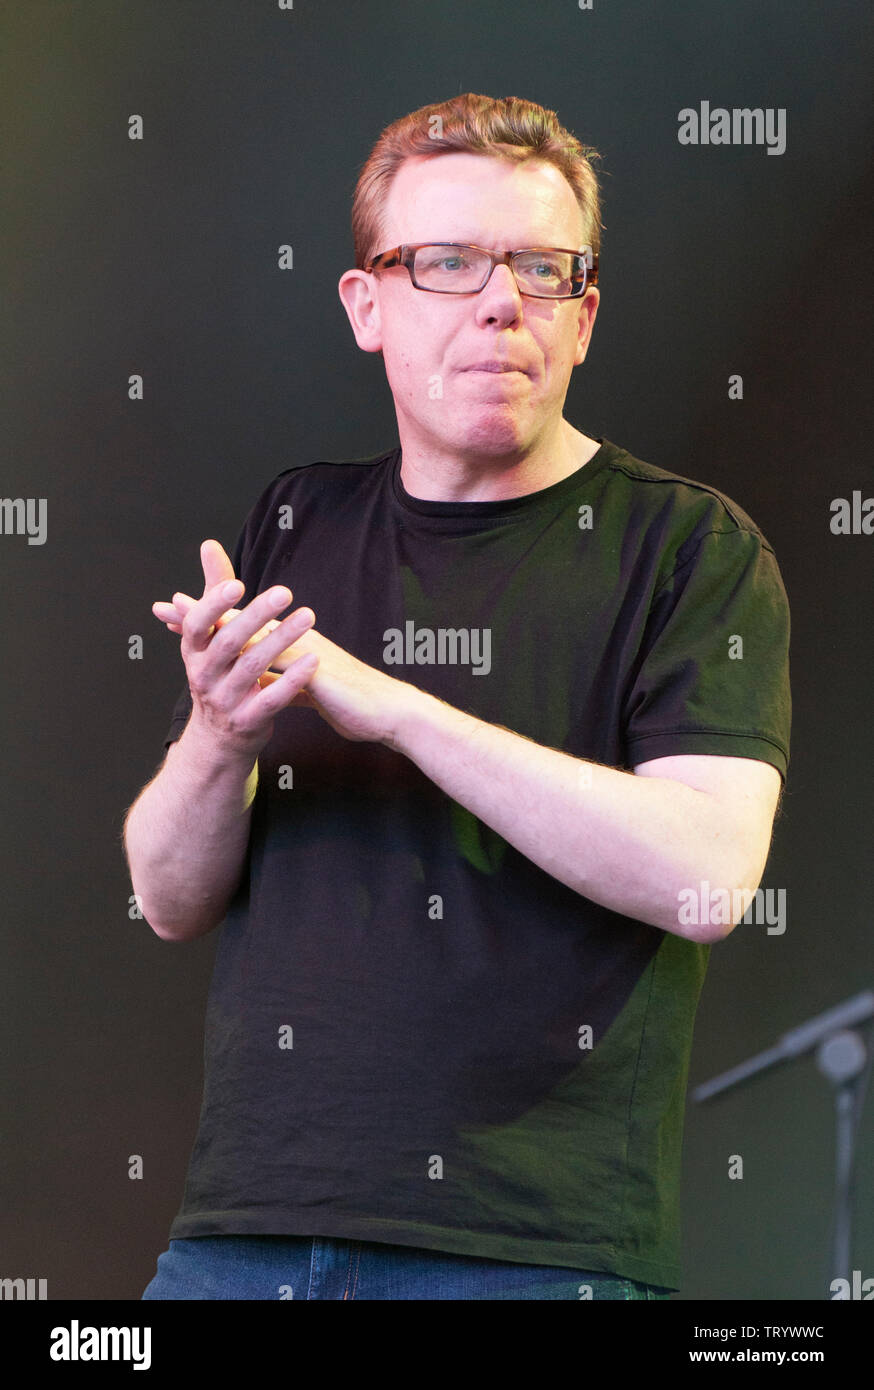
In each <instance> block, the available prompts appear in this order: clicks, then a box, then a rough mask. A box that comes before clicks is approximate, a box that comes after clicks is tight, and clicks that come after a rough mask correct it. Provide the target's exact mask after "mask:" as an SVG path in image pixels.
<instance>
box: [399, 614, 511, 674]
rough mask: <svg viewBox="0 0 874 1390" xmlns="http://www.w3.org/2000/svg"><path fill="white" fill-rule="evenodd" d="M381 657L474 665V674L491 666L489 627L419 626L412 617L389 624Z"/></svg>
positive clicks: (413, 663)
mask: <svg viewBox="0 0 874 1390" xmlns="http://www.w3.org/2000/svg"><path fill="white" fill-rule="evenodd" d="M382 640H383V641H384V643H385V647H384V648H383V653H382V659H383V661H384V662H385V664H386V666H435V665H436V666H472V667H473V674H474V675H475V676H487V675H488V673H489V671H490V670H491V669H492V630H491V628H490V627H438V628H437V629H436V631H435V629H434V628H432V627H418V628H417V627H416V624H415V623H414V622H412V621H407V622H406V623H405V624H404V631H403V632H401V630H400V628H399V627H389V628H386V630H385V632H384V633H383V634H382Z"/></svg>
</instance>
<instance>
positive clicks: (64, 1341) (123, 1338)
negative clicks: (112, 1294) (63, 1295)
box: [49, 1318, 152, 1371]
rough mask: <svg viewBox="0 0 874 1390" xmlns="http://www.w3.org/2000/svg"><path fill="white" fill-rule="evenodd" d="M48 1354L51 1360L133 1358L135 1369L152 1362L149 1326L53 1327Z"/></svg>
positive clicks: (121, 1359) (77, 1321)
mask: <svg viewBox="0 0 874 1390" xmlns="http://www.w3.org/2000/svg"><path fill="white" fill-rule="evenodd" d="M51 1337H52V1344H51V1346H50V1347H49V1356H50V1357H51V1358H52V1360H53V1361H132V1362H133V1363H134V1364H133V1368H134V1370H135V1371H147V1370H148V1369H149V1367H150V1366H151V1364H152V1329H151V1328H150V1327H80V1326H79V1320H78V1318H73V1320H72V1322H71V1323H70V1326H69V1327H53V1328H52V1331H51Z"/></svg>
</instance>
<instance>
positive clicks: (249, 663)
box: [215, 608, 316, 703]
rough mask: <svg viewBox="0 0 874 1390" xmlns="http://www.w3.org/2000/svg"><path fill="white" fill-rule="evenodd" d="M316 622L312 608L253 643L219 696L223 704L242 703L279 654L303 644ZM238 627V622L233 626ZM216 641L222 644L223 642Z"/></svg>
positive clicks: (300, 611) (300, 610) (298, 612)
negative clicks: (299, 643) (301, 641)
mask: <svg viewBox="0 0 874 1390" xmlns="http://www.w3.org/2000/svg"><path fill="white" fill-rule="evenodd" d="M315 620H316V615H315V614H314V613H313V610H312V609H311V608H298V609H296V610H295V612H294V613H291V614H289V616H288V617H287V618H285V619H284V620H283V621H282V622H281V623H277V624H276V625H275V626H274V628H273V630H272V631H271V632H268V633H267V634H266V636H264V637H262V638H261V640H260V641H258V642H256V641H254V640H253V641H252V642H250V643H249V644H248V646H247V649H246V650H245V651H241V652H238V653H237V659H236V660H235V662H234V664H233V666H232V667H231V669H230V670H229V671H228V674H227V676H226V677H225V679H224V681H223V682H222V686H221V691H220V692H219V693H220V696H221V698H222V700H224V701H228V702H232V703H237V702H238V701H240V700H241V699H242V698H243V696H244V695H245V694H246V692H247V691H248V690H251V688H252V685H253V683H254V682H255V681H257V680H259V678H260V677H261V676H263V675H264V674H265V672H267V671H268V669H269V668H270V666H272V664H273V662H274V660H275V658H276V657H277V656H278V654H279V653H280V652H282V651H285V649H286V648H287V647H290V646H292V645H293V643H295V642H297V641H299V640H300V638H301V637H303V635H304V633H305V632H307V631H309V629H310V628H311V627H312V625H313V623H314V622H315ZM237 621H239V620H237ZM236 625H237V623H236V622H234V623H233V624H232V625H231V626H232V627H236ZM215 640H216V642H220V641H221V640H222V638H221V637H217V638H216V639H215ZM298 654H299V653H298ZM268 684H272V682H268Z"/></svg>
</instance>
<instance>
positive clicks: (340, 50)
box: [0, 0, 874, 1300]
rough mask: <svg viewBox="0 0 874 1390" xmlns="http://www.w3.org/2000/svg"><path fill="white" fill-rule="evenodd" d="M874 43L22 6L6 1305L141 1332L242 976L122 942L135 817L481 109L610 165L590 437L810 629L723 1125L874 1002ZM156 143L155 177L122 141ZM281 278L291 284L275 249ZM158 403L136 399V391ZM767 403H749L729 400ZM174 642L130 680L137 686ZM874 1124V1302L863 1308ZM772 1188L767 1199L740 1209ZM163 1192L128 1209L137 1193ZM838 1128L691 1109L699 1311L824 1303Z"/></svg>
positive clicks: (7, 125)
mask: <svg viewBox="0 0 874 1390" xmlns="http://www.w3.org/2000/svg"><path fill="white" fill-rule="evenodd" d="M865 12H866V9H865V6H863V5H862V4H860V3H853V4H849V3H845V0H831V3H830V4H829V6H828V7H825V6H823V5H821V4H820V3H814V2H813V0H769V2H768V3H763V0H735V2H734V3H733V4H731V5H727V4H724V3H715V0H707V2H706V3H702V0H672V2H669V3H662V4H652V3H650V2H649V0H640V3H634V2H633V0H595V3H594V6H593V7H592V8H591V9H581V8H579V6H578V5H577V4H576V3H574V0H561V2H559V0H537V2H536V3H527V4H523V3H519V0H516V3H512V4H510V3H506V0H505V2H504V3H500V4H497V3H494V2H493V0H476V3H464V4H462V3H459V0H443V3H441V4H440V5H434V4H431V3H422V2H421V0H405V3H396V4H388V3H381V0H367V3H363V4H362V3H355V0H312V3H306V2H305V0H298V3H297V4H296V5H295V6H294V8H293V9H284V8H280V6H279V5H277V4H275V3H272V0H264V3H255V0H250V3H228V0H212V3H206V0H164V3H156V2H155V0H152V3H145V2H144V0H143V2H142V3H136V2H135V0H127V2H125V0H121V2H120V3H104V0H90V2H89V3H84V2H80V3H40V2H39V0H29V3H27V4H25V5H23V6H20V7H18V8H16V9H13V8H12V7H7V8H6V10H5V12H4V16H3V21H2V24H3V32H2V36H0V37H2V50H3V54H4V56H3V59H2V62H3V78H2V83H0V87H2V91H3V96H2V102H3V129H4V132H5V133H4V137H3V143H4V145H5V147H6V148H5V151H4V153H5V168H6V172H5V175H4V180H5V190H4V201H5V203H6V212H5V224H6V232H7V235H6V238H5V250H4V261H5V264H4V272H5V274H4V280H5V282H6V296H5V297H6V304H5V311H4V314H3V322H2V335H3V347H4V370H3V390H4V394H5V398H6V399H5V403H4V410H3V419H4V431H3V433H4V435H5V439H4V445H3V477H2V484H0V492H2V495H3V497H9V498H17V497H21V498H32V499H39V498H45V499H46V506H47V531H46V535H45V541H44V543H43V544H35V545H30V544H28V542H27V539H26V537H25V536H24V535H19V534H14V533H12V531H11V528H9V530H8V531H7V532H5V533H4V534H0V563H2V599H3V623H4V638H3V653H4V658H5V661H4V665H5V675H4V680H3V685H2V691H3V713H4V723H5V729H6V739H5V741H4V754H3V758H4V772H5V776H4V778H3V816H4V826H3V829H4V834H3V840H2V846H3V847H2V855H3V859H2V869H0V872H2V887H3V901H4V912H3V943H4V944H3V979H4V987H3V1008H2V1019H0V1029H2V1058H3V1061H2V1083H0V1085H2V1096H0V1100H2V1114H3V1125H2V1127H3V1140H2V1144H3V1153H2V1179H0V1181H2V1218H0V1220H2V1229H0V1276H2V1277H27V1276H31V1277H34V1278H46V1279H47V1280H48V1296H49V1298H85V1299H108V1298H123V1299H137V1298H139V1296H140V1293H141V1292H142V1289H143V1287H144V1286H145V1284H146V1283H147V1282H148V1280H149V1279H150V1278H151V1276H152V1274H153V1273H154V1264H155V1259H156V1256H157V1254H158V1253H159V1251H160V1250H163V1249H164V1248H165V1247H166V1238H167V1232H168V1228H169V1223H170V1221H171V1219H172V1216H173V1215H174V1213H175V1210H176V1207H177V1204H178V1202H179V1200H180V1198H181V1191H182V1182H183V1177H184V1172H185V1166H186V1162H187V1158H188V1154H189V1151H190V1147H191V1144H192V1142H193V1138H194V1134H195V1129H196V1123H197V1116H198V1108H199V1102H200V1085H201V1079H202V1072H201V1043H202V1024H203V1010H204V1005H205V1000H206V993H207V988H208V983H209V977H210V970H211V964H212V960H213V956H214V949H215V939H214V937H207V938H205V939H204V940H202V941H198V942H196V943H193V944H190V945H187V946H172V945H170V944H168V943H165V942H162V941H160V940H159V939H158V938H157V937H156V936H154V935H153V933H152V932H151V930H150V929H149V927H148V926H147V925H146V924H145V923H144V922H142V921H136V920H131V919H130V918H129V915H128V914H129V895H130V893H131V886H130V883H129V879H128V876H127V872H126V866H125V862H124V859H123V855H122V851H121V840H120V833H121V824H122V819H123V816H124V812H125V810H126V809H127V807H128V805H129V804H130V803H131V801H132V800H133V799H134V797H135V796H136V794H137V793H138V791H139V790H140V788H141V787H142V785H143V784H144V782H145V781H146V780H147V779H148V778H149V777H150V776H151V775H152V773H153V772H154V770H155V768H156V766H157V764H158V762H159V760H160V758H161V756H162V752H163V749H162V739H163V735H164V731H165V729H166V727H167V724H168V722H169V714H170V710H171V708H172V705H173V702H174V700H175V697H176V693H177V691H178V688H179V686H180V684H181V680H182V676H183V668H182V665H181V662H180V659H179V655H178V639H176V638H175V637H173V636H172V635H168V634H167V633H166V632H165V630H164V629H163V627H162V626H161V625H160V624H159V623H158V622H157V621H156V620H155V618H154V617H153V616H152V614H151V612H150V605H151V603H152V601H153V600H154V599H156V598H166V597H169V596H170V594H171V592H172V590H173V589H176V588H182V589H184V590H187V591H188V592H190V593H200V591H201V588H202V577H201V571H200V565H199V558H198V548H199V544H200V542H201V540H202V539H204V538H205V537H207V536H214V537H217V538H218V539H220V540H222V542H223V543H224V544H225V546H226V548H228V549H230V547H231V545H232V543H233V541H234V539H235V537H236V534H237V531H238V529H239V527H240V525H241V523H242V520H243V519H244V517H245V515H246V513H247V511H248V509H249V507H250V506H251V505H252V502H253V501H254V499H255V497H256V496H257V495H258V493H259V492H260V490H261V489H262V487H263V486H264V485H265V484H266V483H267V482H268V481H269V480H270V479H271V478H272V477H273V476H274V475H275V473H277V472H278V471H279V470H280V469H281V468H284V467H286V466H288V464H289V463H291V462H293V461H298V460H304V461H311V460H315V459H318V458H345V457H350V456H363V455H366V454H368V453H375V452H377V451H378V450H380V449H382V448H385V447H387V446H388V445H390V444H392V443H394V442H396V424H395V419H394V412H393V407H392V400H391V395H390V393H389V390H388V386H387V383H386V382H385V378H384V373H383V369H382V362H381V359H380V358H379V357H378V356H376V355H371V354H364V353H361V352H360V351H359V350H358V348H357V347H356V345H355V341H354V338H353V336H352V332H351V329H350V327H349V324H348V321H347V319H346V316H345V313H344V311H343V309H342V306H341V304H340V301H339V298H338V296H337V292H336V283H337V280H338V279H339V276H340V275H341V274H342V272H343V271H344V270H345V269H347V268H348V267H349V266H350V265H351V264H352V244H351V234H350V230H349V212H350V206H351V198H352V192H353V189H354V185H355V179H356V176H357V172H358V170H359V168H360V165H361V163H362V162H363V160H364V159H365V158H366V156H367V154H368V152H369V150H370V147H371V145H372V143H373V141H374V140H375V139H376V137H377V135H378V133H379V131H380V130H381V129H382V128H383V126H384V125H386V124H387V123H388V122H390V121H392V120H394V119H395V118H396V117H398V116H400V115H402V114H404V113H405V112H407V111H409V110H412V109H414V108H416V107H418V106H421V105H423V104H425V103H426V102H432V101H439V100H443V99H445V98H447V97H449V96H453V95H455V94H457V93H459V92H463V91H475V92H485V93H487V94H489V95H492V96H508V95H517V96H523V97H527V98H530V99H533V100H535V101H538V102H541V103H542V104H543V105H546V106H548V107H551V108H553V109H555V110H556V111H557V112H558V115H559V117H560V119H561V120H562V121H563V122H564V123H565V124H566V125H567V126H569V127H570V129H571V130H573V131H574V132H575V133H576V134H577V135H578V136H579V137H580V138H581V139H582V140H583V141H584V142H586V143H589V144H592V145H594V146H595V147H596V148H597V149H599V150H600V151H601V153H602V155H603V162H602V165H601V169H602V174H603V179H602V183H603V189H604V213H603V216H604V222H605V232H604V240H603V247H602V265H601V272H602V273H601V281H600V286H601V294H602V303H601V308H600V312H599V316H598V321H597V324H596V328H595V333H594V338H593V344H592V347H591V349H590V352H589V355H588V358H587V361H586V363H585V364H584V366H583V367H582V368H581V369H579V370H578V371H577V372H575V374H574V376H573V379H572V383H571V388H570V391H569V394H568V400H567V405H566V415H567V416H568V418H569V419H570V420H571V422H572V423H573V424H575V425H576V426H577V427H578V428H580V429H582V430H583V431H584V432H586V433H587V434H589V435H606V436H607V437H609V438H610V439H613V440H614V441H615V442H617V443H619V444H621V445H623V446H624V447H625V448H627V449H629V450H630V451H631V452H632V453H634V454H636V455H637V456H638V457H642V458H645V459H648V460H650V461H651V462H653V463H657V464H659V465H661V466H662V467H666V468H672V469H676V470H677V471H679V472H680V473H683V474H685V475H687V476H692V477H695V478H699V479H700V480H701V481H704V482H708V483H711V484H713V485H715V486H716V487H718V488H720V489H722V490H723V491H725V492H727V493H728V494H729V496H731V497H733V498H734V499H735V500H736V501H737V502H739V503H740V505H741V506H742V507H744V508H745V509H746V510H747V511H748V512H749V513H750V514H751V515H752V516H753V518H754V519H755V520H756V521H757V522H758V524H759V525H760V526H761V528H762V529H763V531H764V532H765V535H766V536H767V537H768V539H769V540H770V541H771V543H772V544H773V545H774V547H775V550H776V552H777V556H778V560H779V562H780V565H781V569H782V572H783V576H784V579H785V582H786V586H787V589H788V592H789V598H790V603H791V605H792V618H793V636H792V676H793V695H794V708H795V716H794V727H793V748H792V763H791V767H790V779H789V784H788V789H787V793H786V798H785V803H784V812H783V815H782V818H781V819H780V820H779V822H778V825H777V830H776V835H775V840H774V845H773V849H772V853H771V858H770V861H769V864H768V868H767V871H766V875H765V878H764V880H763V887H772V888H774V889H781V888H782V889H785V891H786V895H787V899H786V901H787V928H786V931H785V933H784V934H782V935H768V934H767V932H766V929H765V927H764V926H755V925H749V926H741V927H739V928H738V929H737V930H736V931H735V932H734V933H733V934H732V935H731V937H730V938H729V939H728V941H727V942H725V943H723V944H721V945H719V946H717V947H715V948H714V950H713V952H712V955H711V964H710V971H709V975H708V979H707V982H706V985H705V989H704V994H703V998H702V1003H701V1007H700V1010H699V1016H698V1024H697V1028H696V1034H695V1046H694V1051H693V1057H692V1073H691V1080H692V1083H693V1084H694V1083H695V1082H697V1081H700V1080H703V1079H705V1078H706V1077H708V1076H710V1075H712V1074H714V1073H715V1072H718V1071H721V1070H723V1069H725V1068H727V1067H728V1066H730V1065H732V1064H733V1063H735V1062H737V1061H739V1060H741V1059H742V1058H744V1057H745V1056H747V1055H749V1054H751V1053H753V1052H755V1051H757V1050H759V1049H761V1048H764V1047H766V1046H768V1045H770V1044H771V1043H772V1042H773V1041H775V1039H776V1038H777V1036H778V1035H779V1034H780V1033H781V1032H783V1031H784V1030H786V1029H788V1028H790V1027H792V1026H794V1025H795V1024H797V1023H800V1022H801V1021H803V1020H804V1019H805V1018H806V1017H808V1016H809V1015H811V1014H813V1013H816V1012H818V1011H820V1010H822V1009H824V1008H826V1007H828V1006H829V1005H831V1004H834V1003H837V1002H838V1001H839V1000H841V999H843V998H844V997H845V996H847V995H849V994H852V993H855V992H856V991H857V990H860V989H862V988H864V987H867V986H870V985H871V984H872V969H871V945H870V943H871V931H872V926H871V920H870V905H869V896H868V894H869V887H870V875H871V870H870V865H871V853H870V838H871V815H870V779H871V765H872V759H871V721H870V718H869V710H868V705H867V700H868V698H869V695H870V691H871V688H872V680H871V675H872V658H871V636H870V633H871V621H870V605H871V597H872V584H871V575H872V548H874V536H866V535H834V534H833V533H832V532H831V530H830V520H831V512H830V503H831V501H832V499H834V498H837V497H848V498H849V497H851V496H852V493H853V491H854V490H861V492H862V494H863V496H864V497H869V496H874V478H872V464H871V458H872V455H871V447H870V440H871V435H872V425H874V421H872V407H871V398H872V393H871V387H870V383H871V379H872V366H874V362H872V336H871V332H870V321H871V305H872V299H871V293H870V291H871V259H872V257H871V251H872V240H871V229H872V165H871V155H870V151H871V144H872V142H871V127H872V120H871V106H872V93H871V84H870V80H869V75H870V72H871V70H872V67H874V54H872V47H874V44H872V37H874V36H872V32H871V30H870V28H868V29H866V25H865ZM703 100H707V101H709V102H710V104H711V106H713V107H715V106H725V107H762V108H772V109H777V108H783V109H785V111H786V113H787V115H786V120H787V145H786V150H785V152H784V153H783V154H779V155H769V154H768V153H767V151H766V148H765V147H764V146H763V145H758V146H756V145H746V146H743V145H739V146H721V147H717V146H713V145H711V146H698V147H696V146H685V145H681V144H680V143H679V142H678V139H677V131H678V113H679V111H680V110H681V109H682V108H684V107H689V106H691V107H696V108H697V107H698V105H699V103H700V102H701V101H703ZM132 115H140V116H142V118H143V123H144V125H143V139H142V140H139V141H132V140H130V139H129V138H128V122H129V118H130V117H131V116H132ZM286 243H287V244H290V245H292V246H293V248H294V269H293V270H292V271H282V270H280V269H279V268H278V265H277V257H278V248H279V247H280V246H281V245H282V244H286ZM135 373H136V374H140V375H142V377H143V379H144V399H143V400H142V401H132V400H130V399H129V396H128V379H129V377H130V376H131V375H132V374H135ZM735 373H737V374H740V375H741V376H742V378H743V384H744V391H743V399H742V400H730V399H729V395H728V379H729V377H730V376H731V375H733V374H735ZM135 634H138V635H140V636H141V637H142V639H143V652H142V659H139V660H131V659H130V657H129V655H128V653H129V649H130V639H131V637H132V635H135ZM872 1112H874V1104H869V1107H868V1112H867V1114H866V1116H865V1119H864V1122H863V1126H862V1131H861V1140H860V1152H859V1165H860V1180H859V1195H858V1200H857V1214H858V1221H857V1242H856V1251H855V1259H854V1265H855V1267H857V1268H859V1269H860V1270H861V1272H862V1277H863V1278H865V1277H870V1276H872V1275H874V1209H872V1208H874V1204H872V1202H871V1177H870V1168H871V1155H872V1126H874V1113H872ZM731 1154H741V1155H742V1156H743V1159H744V1178H743V1180H742V1181H731V1180H729V1178H728V1159H729V1155H731ZM131 1155H141V1156H142V1161H143V1173H142V1177H141V1178H131V1177H129V1176H128V1173H129V1159H130V1156H131ZM832 1164H833V1147H832V1118H831V1099H830V1093H829V1091H828V1087H827V1085H826V1083H825V1082H824V1081H823V1080H822V1079H821V1078H820V1076H819V1074H818V1072H817V1070H816V1067H815V1064H814V1062H813V1060H812V1059H811V1058H806V1059H805V1060H803V1061H801V1062H798V1063H797V1064H795V1065H794V1066H792V1067H790V1068H784V1069H781V1070H777V1071H775V1072H772V1073H770V1074H768V1075H767V1076H766V1077H764V1078H762V1079H760V1080H759V1081H758V1082H756V1083H755V1084H754V1085H751V1086H749V1087H748V1088H746V1089H745V1090H741V1091H737V1092H733V1093H732V1094H731V1095H730V1096H728V1097H726V1098H725V1099H724V1100H722V1101H721V1102H718V1103H713V1104H712V1105H710V1106H705V1107H698V1106H695V1105H692V1104H690V1106H689V1111H688V1118H687V1128H686V1147H685V1157H684V1232H685V1236H684V1251H685V1263H686V1284H685V1287H684V1290H683V1293H682V1295H680V1297H683V1298H687V1299H693V1298H703V1299H739V1298H751V1299H758V1300H768V1299H776V1298H789V1299H811V1298H823V1297H827V1296H828V1294H827V1278H828V1265H827V1260H826V1250H827V1241H828V1231H829V1204H830V1195H831V1184H832V1172H833V1168H832Z"/></svg>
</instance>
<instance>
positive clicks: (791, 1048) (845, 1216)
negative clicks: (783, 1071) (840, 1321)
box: [691, 990, 874, 1298]
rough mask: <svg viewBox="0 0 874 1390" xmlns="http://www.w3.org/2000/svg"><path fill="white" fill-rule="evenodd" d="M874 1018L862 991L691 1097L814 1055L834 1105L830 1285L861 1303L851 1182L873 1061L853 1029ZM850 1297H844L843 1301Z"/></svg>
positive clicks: (873, 1004) (870, 999)
mask: <svg viewBox="0 0 874 1390" xmlns="http://www.w3.org/2000/svg"><path fill="white" fill-rule="evenodd" d="M872 1019H874V992H872V991H871V990H863V992H862V993H861V994H855V995H853V996H852V998H850V999H845V1000H844V1001H843V1003H841V1004H837V1005H836V1006H835V1007H834V1008H833V1009H827V1010H826V1011H825V1013H821V1014H817V1015H816V1017H815V1018H811V1019H809V1020H808V1021H807V1023H802V1024H801V1025H800V1026H799V1027H798V1028H793V1029H791V1031H790V1032H788V1033H784V1034H783V1035H782V1037H780V1038H779V1039H778V1040H777V1042H776V1044H775V1045H774V1046H773V1047H769V1048H766V1049H765V1051H764V1052H759V1053H757V1054H756V1055H755V1056H754V1057H750V1058H748V1059H747V1061H745V1062H741V1063H740V1064H739V1065H738V1066H736V1067H732V1068H731V1069H730V1070H729V1071H725V1072H722V1074H721V1075H720V1076H715V1077H714V1078H713V1079H712V1080H711V1081H705V1082H703V1083H702V1085H700V1086H696V1088H695V1089H694V1091H692V1093H691V1098H692V1100H693V1101H696V1102H697V1103H699V1104H700V1103H701V1102H703V1101H706V1100H711V1099H712V1098H713V1097H714V1096H717V1095H721V1094H722V1093H723V1092H724V1091H728V1090H730V1089H731V1087H732V1086H739V1085H741V1084H742V1083H743V1082H745V1081H749V1080H750V1079H751V1078H752V1077H753V1076H757V1075H759V1074H760V1073H761V1072H764V1071H768V1070H769V1069H770V1068H771V1067H775V1066H779V1065H780V1064H781V1063H783V1062H792V1061H795V1060H796V1059H797V1058H798V1057H803V1056H804V1055H805V1054H806V1053H808V1052H813V1051H814V1050H815V1051H816V1065H817V1068H818V1069H819V1071H820V1072H821V1073H822V1075H823V1076H824V1077H825V1078H826V1080H827V1081H828V1082H829V1083H830V1085H831V1087H832V1090H833V1093H834V1105H835V1193H834V1211H833V1216H832V1227H831V1268H832V1276H833V1277H832V1283H834V1280H837V1279H841V1280H846V1281H847V1286H848V1287H849V1288H851V1289H852V1290H853V1294H852V1296H854V1297H856V1298H861V1297H862V1293H861V1289H860V1290H859V1291H858V1292H857V1291H856V1290H855V1287H854V1285H853V1277H852V1276H853V1271H852V1268H851V1266H852V1251H853V1237H852V1223H853V1187H854V1180H855V1163H856V1140H857V1138H858V1134H859V1123H860V1120H861V1118H862V1107H863V1105H864V1102H865V1090H866V1088H867V1085H868V1077H869V1075H870V1073H871V1064H872V1060H874V1050H872V1051H869V1049H868V1048H867V1047H866V1045H865V1040H864V1039H863V1037H862V1036H861V1034H860V1033H858V1032H856V1031H855V1030H856V1029H857V1028H859V1027H860V1026H862V1025H864V1024H870V1023H871V1021H872ZM850 1296H851V1295H850V1294H848V1295H847V1297H850Z"/></svg>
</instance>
